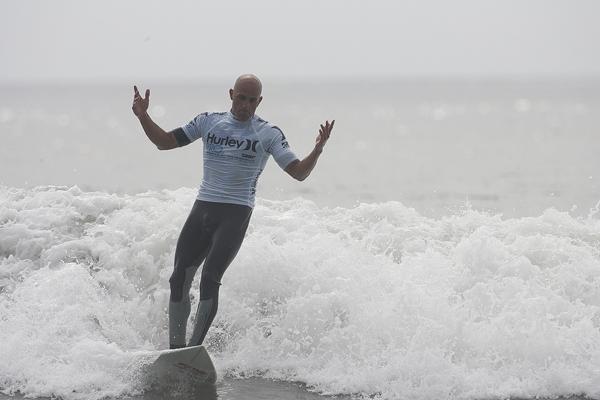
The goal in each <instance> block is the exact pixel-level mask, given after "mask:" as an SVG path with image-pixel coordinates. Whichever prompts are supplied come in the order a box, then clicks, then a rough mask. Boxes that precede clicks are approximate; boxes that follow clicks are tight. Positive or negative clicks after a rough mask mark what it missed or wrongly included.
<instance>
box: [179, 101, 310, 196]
mask: <svg viewBox="0 0 600 400" xmlns="http://www.w3.org/2000/svg"><path fill="white" fill-rule="evenodd" d="M181 129H182V130H183V133H185V136H186V137H187V140H185V139H186V138H182V137H177V141H178V143H179V144H180V145H185V144H188V143H191V142H193V141H195V140H197V139H200V138H202V142H203V143H204V175H203V178H202V184H201V185H200V189H199V190H198V197H197V198H198V200H204V201H211V202H216V203H232V204H240V205H245V206H248V207H254V197H255V193H256V183H257V182H258V178H259V176H260V174H261V172H262V171H263V169H264V168H265V165H266V164H267V160H268V159H269V155H272V156H273V158H274V159H275V161H277V164H279V166H280V167H281V169H285V168H286V167H287V166H288V165H289V164H290V163H291V162H292V161H294V160H297V159H298V158H297V157H296V155H295V154H294V153H293V152H292V151H291V150H290V148H289V144H288V142H287V139H286V138H285V135H284V134H283V132H282V131H281V130H280V129H279V128H278V127H276V126H273V125H271V124H270V123H268V122H267V121H265V120H263V119H261V118H259V117H258V116H256V115H254V116H252V118H250V119H249V120H247V121H239V120H237V119H235V117H234V116H233V114H232V113H231V112H215V113H203V114H200V115H198V116H197V117H196V118H194V119H193V120H192V121H190V123H189V124H187V125H185V126H183V127H181ZM176 136H177V134H176Z"/></svg>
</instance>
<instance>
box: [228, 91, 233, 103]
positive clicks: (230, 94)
mask: <svg viewBox="0 0 600 400" xmlns="http://www.w3.org/2000/svg"><path fill="white" fill-rule="evenodd" d="M229 98H230V99H231V100H233V89H229Z"/></svg>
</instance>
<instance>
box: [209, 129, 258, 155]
mask: <svg viewBox="0 0 600 400" xmlns="http://www.w3.org/2000/svg"><path fill="white" fill-rule="evenodd" d="M257 143H258V140H250V139H235V138H232V137H229V136H226V137H219V136H217V135H215V134H212V133H209V134H208V136H207V137H206V144H218V145H221V146H227V147H235V148H236V149H242V150H252V151H253V152H255V153H256V144H257ZM242 146H243V147H244V148H242Z"/></svg>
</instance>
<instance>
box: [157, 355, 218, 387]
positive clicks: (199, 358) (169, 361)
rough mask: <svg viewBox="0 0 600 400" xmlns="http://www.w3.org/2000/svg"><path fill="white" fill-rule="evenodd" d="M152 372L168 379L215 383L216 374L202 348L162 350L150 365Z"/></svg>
mask: <svg viewBox="0 0 600 400" xmlns="http://www.w3.org/2000/svg"><path fill="white" fill-rule="evenodd" d="M151 368H152V372H153V373H154V374H155V375H157V376H159V377H165V378H169V379H173V378H174V379H177V378H179V377H186V378H187V379H193V380H194V381H197V382H206V383H215V381H216V380H217V372H216V371H215V366H214V365H213V363H212V360H211V359H210V356H209V355H208V353H207V352H206V349H205V348H204V346H191V347H184V348H182V349H174V350H163V351H161V352H160V353H159V356H158V358H157V359H156V360H155V361H154V363H153V364H152V367H151Z"/></svg>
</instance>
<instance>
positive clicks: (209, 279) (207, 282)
mask: <svg viewBox="0 0 600 400" xmlns="http://www.w3.org/2000/svg"><path fill="white" fill-rule="evenodd" d="M218 212H219V214H222V217H223V219H222V220H221V221H220V222H221V223H220V225H219V227H218V228H217V230H216V231H215V233H214V234H213V238H212V244H211V246H210V250H209V252H208V255H207V256H206V261H205V262H204V266H203V267H202V276H201V279H200V302H199V303H198V310H197V311H196V322H195V325H194V331H193V333H192V337H191V339H190V342H189V344H188V345H189V346H198V345H200V344H202V342H203V341H204V338H205V337H206V333H207V332H208V328H210V325H211V324H212V321H213V319H214V318H215V315H216V314H217V308H218V305H219V287H220V286H221V278H222V277H223V274H224V273H225V270H226V269H227V267H229V264H231V262H232V261H233V259H234V258H235V256H236V255H237V252H238V250H239V249H240V247H241V246H242V241H243V240H244V235H245V233H246V229H247V228H248V223H249V222H250V216H251V214H252V209H251V208H249V207H245V206H238V205H233V204H228V205H224V207H222V208H220V209H219V210H218Z"/></svg>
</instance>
